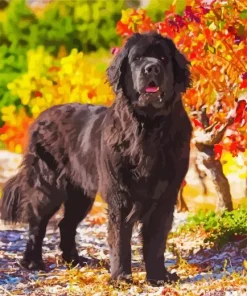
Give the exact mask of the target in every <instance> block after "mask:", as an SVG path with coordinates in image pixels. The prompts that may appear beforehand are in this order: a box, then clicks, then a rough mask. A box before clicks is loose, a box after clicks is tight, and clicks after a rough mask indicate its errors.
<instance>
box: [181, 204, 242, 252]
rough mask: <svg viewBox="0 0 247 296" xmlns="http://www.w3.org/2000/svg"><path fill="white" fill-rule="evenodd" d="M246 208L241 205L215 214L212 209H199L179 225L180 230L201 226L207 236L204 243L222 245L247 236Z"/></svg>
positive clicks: (189, 230) (190, 230) (188, 230)
mask: <svg viewBox="0 0 247 296" xmlns="http://www.w3.org/2000/svg"><path fill="white" fill-rule="evenodd" d="M246 225H247V209H246V207H245V206H241V207H239V208H237V209H235V210H233V211H231V212H228V211H224V212H223V213H221V214H216V213H215V212H214V211H210V210H209V211H205V210H200V211H199V212H198V213H197V214H191V215H190V216H189V217H188V222H187V223H186V224H185V225H183V226H181V227H180V228H179V230H178V233H180V232H184V231H185V232H193V231H195V230H196V229H198V228H203V230H205V232H206V233H208V237H207V238H206V239H205V243H207V242H210V243H213V245H214V246H217V247H222V246H223V245H225V244H226V243H228V242H233V241H238V240H242V239H244V238H247V227H246Z"/></svg>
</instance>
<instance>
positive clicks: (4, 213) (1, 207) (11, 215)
mask: <svg viewBox="0 0 247 296" xmlns="http://www.w3.org/2000/svg"><path fill="white" fill-rule="evenodd" d="M23 173H24V172H23V171H22V170H21V171H20V172H19V173H18V174H16V175H15V176H14V177H12V178H11V179H9V180H8V181H7V182H6V184H5V186H4V188H3V194H2V197H1V198H0V218H1V220H3V221H5V222H10V223H17V222H24V221H23V220H24V219H23V217H24V216H25V214H24V213H23V210H24V209H23V207H22V206H21V205H22V202H23V199H24V198H25V195H24V192H23V190H22V185H23V183H22V182H23Z"/></svg>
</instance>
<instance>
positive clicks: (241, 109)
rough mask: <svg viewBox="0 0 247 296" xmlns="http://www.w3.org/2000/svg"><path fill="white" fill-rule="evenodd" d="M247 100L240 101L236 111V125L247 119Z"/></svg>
mask: <svg viewBox="0 0 247 296" xmlns="http://www.w3.org/2000/svg"><path fill="white" fill-rule="evenodd" d="M246 105H247V103H246V100H240V101H238V105H237V109H236V117H235V120H234V122H235V123H242V121H243V119H244V117H245V108H246Z"/></svg>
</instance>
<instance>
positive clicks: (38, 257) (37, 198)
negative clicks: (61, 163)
mask: <svg viewBox="0 0 247 296" xmlns="http://www.w3.org/2000/svg"><path fill="white" fill-rule="evenodd" d="M40 166H41V165H40ZM36 172H39V178H38V182H36V184H35V186H34V188H33V192H32V197H33V198H31V201H32V202H30V203H29V204H27V207H28V224H29V239H28V242H27V245H26V250H25V252H24V256H23V259H22V260H21V262H20V264H21V265H22V266H23V267H25V268H27V269H29V270H40V269H44V263H43V260H42V243H43V239H44V236H45V232H46V227H47V224H48V222H49V220H50V218H51V217H52V216H53V215H54V214H55V213H56V212H57V211H58V210H59V208H60V206H61V205H62V203H63V202H64V201H65V200H66V197H67V196H66V192H65V190H64V188H65V187H64V186H65V184H63V185H62V184H61V183H62V182H58V180H59V178H60V177H61V173H60V174H57V176H54V178H53V180H52V181H51V180H50V182H49V181H47V180H48V179H49V178H48V174H46V177H45V178H44V177H43V176H42V174H41V172H40V171H39V169H38V168H37V167H36ZM46 179H47V180H46Z"/></svg>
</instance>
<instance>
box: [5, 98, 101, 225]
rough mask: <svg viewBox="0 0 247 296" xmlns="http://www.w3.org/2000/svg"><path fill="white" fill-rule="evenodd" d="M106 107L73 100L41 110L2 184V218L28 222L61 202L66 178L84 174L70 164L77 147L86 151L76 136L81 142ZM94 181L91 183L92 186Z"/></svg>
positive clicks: (63, 196)
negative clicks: (13, 170)
mask: <svg viewBox="0 0 247 296" xmlns="http://www.w3.org/2000/svg"><path fill="white" fill-rule="evenodd" d="M105 109H106V108H105V107H99V106H91V105H82V104H79V103H74V104H64V105H57V106H54V107H52V108H50V109H47V110H46V111H44V112H42V113H41V114H40V116H39V117H38V118H37V119H36V120H35V122H34V123H33V124H32V126H31V127H30V130H29V144H28V148H27V151H26V153H25V154H24V159H23V162H22V166H21V168H20V170H19V172H18V174H17V175H15V176H14V177H13V178H11V179H10V180H9V181H8V182H7V183H6V184H5V186H4V188H3V196H2V198H1V208H0V211H1V212H0V214H1V219H2V220H4V221H6V222H11V223H16V222H29V220H30V217H32V216H40V215H41V216H42V211H43V209H45V210H47V206H48V205H49V204H51V207H54V204H57V206H60V205H61V203H63V202H64V201H65V200H66V196H65V195H66V190H65V187H66V186H67V184H68V179H70V180H71V179H72V180H71V181H73V182H74V183H79V182H80V179H81V178H82V177H83V176H81V175H80V173H78V172H80V170H79V169H78V171H77V170H75V169H74V168H73V166H74V167H77V166H78V165H76V162H77V157H79V156H77V154H78V151H79V152H80V150H83V149H84V151H82V153H85V154H86V153H87V152H88V151H85V149H86V145H87V146H88V143H85V145H84V146H83V145H82V147H81V148H79V149H78V145H79V144H78V143H79V142H80V141H78V140H81V142H82V143H83V138H84V137H85V134H86V133H87V132H88V130H87V129H88V127H89V129H90V130H92V129H91V127H90V125H92V124H94V122H95V118H97V116H98V114H99V113H102V112H104V110H105ZM79 138H81V139H79ZM84 142H85V141H84ZM91 157H93V155H91ZM86 160H87V161H88V157H85V161H86ZM73 178H74V180H73ZM86 181H87V180H85V182H86ZM89 185H90V184H89ZM95 185H96V184H91V187H95ZM96 186H97V185H96Z"/></svg>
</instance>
